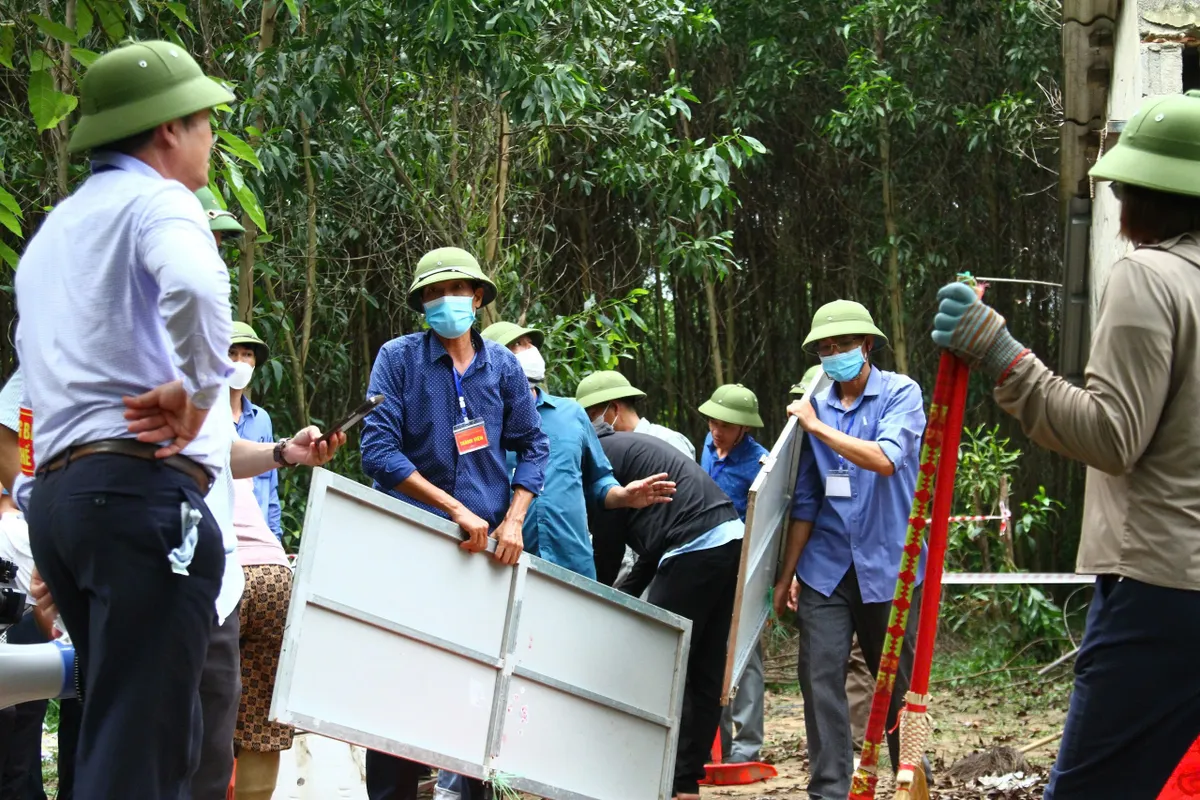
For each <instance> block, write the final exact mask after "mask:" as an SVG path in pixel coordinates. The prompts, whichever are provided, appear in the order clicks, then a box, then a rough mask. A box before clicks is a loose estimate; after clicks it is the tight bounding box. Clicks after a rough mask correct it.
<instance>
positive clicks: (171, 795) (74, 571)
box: [28, 455, 225, 800]
mask: <svg viewBox="0 0 1200 800" xmlns="http://www.w3.org/2000/svg"><path fill="white" fill-rule="evenodd" d="M183 503H187V504H188V505H190V506H191V507H192V508H194V509H195V510H197V511H199V512H200V513H201V520H200V523H199V526H198V534H199V538H198V541H197V543H196V547H195V552H194V555H193V558H192V561H191V563H190V565H189V566H188V574H187V575H180V574H176V573H175V572H173V571H172V569H171V567H170V564H169V562H168V560H167V555H168V553H170V552H171V551H172V550H173V549H175V548H177V547H179V546H180V544H181V543H182V541H183V533H184V525H183V522H182V516H183V515H182V511H181V505H182V504H183ZM28 517H29V529H30V537H29V538H30V543H31V544H32V547H33V556H34V560H35V562H36V563H37V565H38V569H39V570H40V571H41V574H42V577H43V578H44V579H45V581H46V583H47V585H48V586H49V588H50V592H51V593H52V594H53V596H54V599H55V602H56V603H57V605H58V609H59V613H60V614H61V615H62V618H63V622H64V623H65V624H66V627H67V629H68V630H69V631H70V632H71V637H72V641H73V642H74V644H75V652H76V658H77V659H78V660H79V663H80V665H81V669H82V675H83V684H84V708H83V718H82V721H81V725H80V731H79V739H78V751H77V759H76V774H75V783H74V791H75V797H76V798H79V800H127V799H128V798H134V797H136V798H154V799H155V800H180V799H182V798H187V797H189V795H190V788H189V787H190V782H191V778H192V774H193V773H194V772H195V770H196V767H197V765H198V763H199V757H200V739H201V730H202V721H201V713H200V691H199V689H200V673H201V669H202V667H203V665H204V660H205V656H206V652H207V649H208V640H209V636H210V634H211V632H212V624H213V614H214V612H213V607H214V604H215V602H216V598H217V593H218V592H219V591H220V586H221V575H222V572H223V571H224V566H225V551H224V547H223V546H222V543H221V533H220V530H218V528H217V524H216V522H215V521H214V520H213V517H212V514H211V513H209V511H208V509H207V507H206V506H205V505H204V499H203V497H201V495H200V491H199V487H197V486H196V484H195V482H193V481H192V479H191V478H189V477H187V476H186V475H184V474H183V473H180V472H178V471H176V470H173V469H171V468H170V467H167V466H165V465H163V464H161V463H158V462H150V461H142V460H140V459H137V458H131V457H127V456H119V455H93V456H87V457H85V458H81V459H79V460H78V461H75V462H73V463H71V464H68V465H67V466H65V467H63V468H62V469H58V470H55V471H54V472H49V473H46V474H44V475H41V476H39V478H38V481H37V486H36V488H35V490H34V492H33V497H32V500H31V501H30V509H29V515H28Z"/></svg>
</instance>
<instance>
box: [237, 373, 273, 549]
mask: <svg viewBox="0 0 1200 800" xmlns="http://www.w3.org/2000/svg"><path fill="white" fill-rule="evenodd" d="M234 427H235V428H237V435H238V436H240V437H241V438H243V439H245V440H246V441H248V442H262V443H265V444H272V443H274V441H275V427H274V426H273V425H272V424H271V415H270V414H268V413H267V412H266V410H265V409H264V408H263V407H262V406H256V405H255V404H254V403H251V402H250V400H249V399H248V398H247V397H246V395H242V416H241V419H239V420H238V421H237V422H236V423H234ZM254 499H255V500H257V501H258V507H259V508H261V509H262V513H263V519H265V520H266V521H267V526H268V527H269V528H270V529H271V531H272V532H273V533H274V534H275V537H276V538H277V539H280V540H281V541H282V539H283V523H282V513H281V511H280V508H279V470H276V469H273V470H270V471H268V472H264V473H263V474H262V475H257V476H255V478H254Z"/></svg>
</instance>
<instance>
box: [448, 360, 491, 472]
mask: <svg viewBox="0 0 1200 800" xmlns="http://www.w3.org/2000/svg"><path fill="white" fill-rule="evenodd" d="M450 372H451V374H453V375H454V390H455V391H456V392H457V393H458V408H459V411H461V412H462V422H460V423H458V424H457V425H455V426H454V446H455V448H456V449H457V450H458V454H459V455H460V456H465V455H466V454H467V453H474V452H475V451H476V450H483V449H484V448H485V447H487V446H488V436H487V427H486V426H485V425H484V422H483V418H482V417H477V418H475V419H471V418H469V417H468V416H467V401H466V398H464V397H463V389H462V379H461V378H460V377H459V376H458V369H457V368H456V367H455V366H454V365H453V364H452V365H451V366H450Z"/></svg>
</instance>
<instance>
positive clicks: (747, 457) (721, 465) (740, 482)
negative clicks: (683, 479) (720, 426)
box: [700, 433, 767, 522]
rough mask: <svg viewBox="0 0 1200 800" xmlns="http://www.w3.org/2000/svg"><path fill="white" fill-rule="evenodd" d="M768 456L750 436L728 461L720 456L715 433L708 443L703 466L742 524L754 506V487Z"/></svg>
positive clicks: (743, 439)
mask: <svg viewBox="0 0 1200 800" xmlns="http://www.w3.org/2000/svg"><path fill="white" fill-rule="evenodd" d="M766 454H767V448H765V447H763V446H762V445H761V444H759V443H758V442H756V441H755V440H754V437H753V436H751V435H750V434H746V435H745V436H743V437H742V440H741V441H740V442H738V443H737V445H735V446H734V448H733V449H732V450H730V451H729V455H727V456H725V457H724V458H719V457H718V456H717V446H716V445H715V444H713V438H712V434H711V433H710V434H708V436H707V437H705V439H704V452H703V453H701V454H700V466H702V467H704V471H705V472H707V473H708V475H709V477H711V478H712V479H713V480H714V481H716V482H717V486H720V487H721V491H723V492H724V493H725V494H727V495H729V499H730V500H732V501H733V507H734V509H735V510H737V513H738V516H739V517H741V518H742V522H745V521H746V504H747V503H749V502H750V484H752V483H754V479H755V478H757V477H758V472H759V470H761V469H762V464H761V463H760V459H761V458H762V457H763V456H765V455H766Z"/></svg>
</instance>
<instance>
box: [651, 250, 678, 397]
mask: <svg viewBox="0 0 1200 800" xmlns="http://www.w3.org/2000/svg"><path fill="white" fill-rule="evenodd" d="M664 280H666V276H665V275H663V269H662V266H661V265H655V267H654V306H655V308H654V311H655V316H656V317H658V363H659V364H661V365H662V374H663V384H664V386H665V388H666V391H667V402H666V403H665V404H664V405H666V406H669V407H670V408H671V409H672V415H674V407H675V364H674V363H672V359H671V349H672V348H671V338H670V336H669V334H668V333H667V306H666V301H665V300H664V299H663V281H664Z"/></svg>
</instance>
